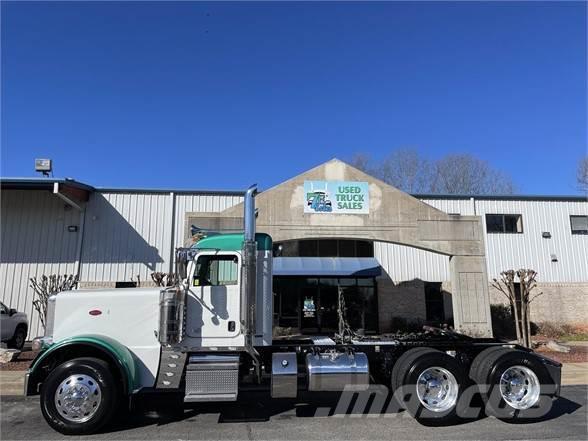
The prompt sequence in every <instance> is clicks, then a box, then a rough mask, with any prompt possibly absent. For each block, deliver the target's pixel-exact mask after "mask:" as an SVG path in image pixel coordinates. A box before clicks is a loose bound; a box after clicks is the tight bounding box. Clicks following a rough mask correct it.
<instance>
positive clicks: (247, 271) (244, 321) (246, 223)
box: [241, 184, 261, 381]
mask: <svg viewBox="0 0 588 441" xmlns="http://www.w3.org/2000/svg"><path fill="white" fill-rule="evenodd" d="M256 194H257V185H256V184H254V185H252V186H251V187H249V189H248V190H247V192H246V193H245V200H244V202H243V209H244V213H243V228H244V238H243V250H242V252H243V267H242V270H241V283H242V284H241V326H242V329H243V330H244V331H245V349H246V350H247V352H248V353H249V354H250V355H251V358H252V359H253V363H254V365H255V369H256V373H257V377H258V381H259V380H260V379H261V364H260V361H259V354H258V353H257V351H256V350H255V348H254V347H253V337H254V335H255V327H256V319H255V308H256V293H257V290H256V282H257V242H256V241H255V195H256Z"/></svg>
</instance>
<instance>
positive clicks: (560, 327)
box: [539, 322, 578, 338]
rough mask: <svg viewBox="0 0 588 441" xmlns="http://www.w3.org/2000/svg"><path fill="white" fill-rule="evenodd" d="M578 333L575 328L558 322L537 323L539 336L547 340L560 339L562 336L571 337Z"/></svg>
mask: <svg viewBox="0 0 588 441" xmlns="http://www.w3.org/2000/svg"><path fill="white" fill-rule="evenodd" d="M576 333H578V329H576V327H575V326H573V325H569V324H567V323H559V322H541V323H539V334H541V335H543V336H545V337H547V338H560V337H562V336H564V335H573V334H576Z"/></svg>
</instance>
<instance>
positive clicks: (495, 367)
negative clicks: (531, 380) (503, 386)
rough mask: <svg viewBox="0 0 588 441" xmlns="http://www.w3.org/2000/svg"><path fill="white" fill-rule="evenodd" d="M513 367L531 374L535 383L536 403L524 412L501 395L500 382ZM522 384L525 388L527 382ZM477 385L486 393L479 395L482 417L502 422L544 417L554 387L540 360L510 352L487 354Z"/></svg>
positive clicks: (516, 351) (519, 352)
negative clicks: (536, 386)
mask: <svg viewBox="0 0 588 441" xmlns="http://www.w3.org/2000/svg"><path fill="white" fill-rule="evenodd" d="M513 366H522V367H525V368H527V369H529V370H531V371H532V372H533V373H534V374H535V376H536V378H537V380H538V387H539V397H538V400H537V402H536V403H535V404H534V405H533V406H532V407H530V408H528V409H516V408H515V407H513V406H511V405H510V404H509V403H508V402H507V401H506V400H505V399H504V398H503V396H502V394H501V391H500V379H501V377H502V375H503V374H504V373H505V372H506V370H507V369H509V368H511V367H513ZM525 381H526V382H527V384H528V380H525ZM477 382H478V385H479V386H480V388H481V389H485V390H487V392H486V393H482V397H483V399H484V403H485V410H486V415H488V416H494V417H496V418H498V419H501V420H504V421H524V420H533V419H537V418H540V417H542V416H544V415H545V414H546V413H547V412H548V411H549V409H551V402H552V397H553V396H554V395H555V393H556V385H555V384H554V383H553V380H552V378H551V376H550V375H549V373H548V371H547V369H546V368H545V366H544V365H543V363H542V362H541V360H540V359H539V358H538V357H537V356H535V355H534V354H533V353H531V352H524V351H520V350H514V349H511V350H507V351H498V352H494V353H492V354H490V355H489V356H488V357H487V358H486V363H485V364H484V365H483V366H481V367H480V369H479V375H478V377H477Z"/></svg>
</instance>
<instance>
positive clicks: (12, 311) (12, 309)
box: [8, 308, 18, 317]
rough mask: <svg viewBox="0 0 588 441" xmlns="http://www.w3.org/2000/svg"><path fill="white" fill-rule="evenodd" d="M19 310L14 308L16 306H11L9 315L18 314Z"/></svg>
mask: <svg viewBox="0 0 588 441" xmlns="http://www.w3.org/2000/svg"><path fill="white" fill-rule="evenodd" d="M17 312H18V311H17V310H16V309H14V308H10V309H9V310H8V315H9V316H10V317H12V316H13V315H14V314H16V313H17Z"/></svg>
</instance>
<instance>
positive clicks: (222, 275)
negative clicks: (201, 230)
mask: <svg viewBox="0 0 588 441" xmlns="http://www.w3.org/2000/svg"><path fill="white" fill-rule="evenodd" d="M240 268H241V254H240V253H238V252H214V251H210V252H202V253H200V254H198V256H197V258H196V262H195V268H194V272H193V273H192V275H191V281H190V289H189V292H188V296H187V312H186V315H187V316H186V334H187V336H188V337H191V338H196V339H200V340H201V343H202V344H203V345H207V344H209V345H212V346H222V345H223V344H225V343H226V345H233V344H237V343H236V342H234V341H232V340H234V339H235V338H236V337H237V336H238V335H239V334H240V333H241V326H240V315H241V301H240V298H241V292H240V279H241V274H240V273H241V271H240Z"/></svg>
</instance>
